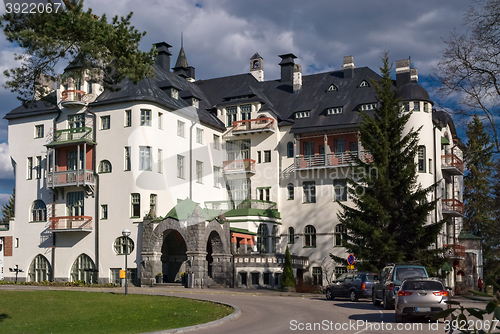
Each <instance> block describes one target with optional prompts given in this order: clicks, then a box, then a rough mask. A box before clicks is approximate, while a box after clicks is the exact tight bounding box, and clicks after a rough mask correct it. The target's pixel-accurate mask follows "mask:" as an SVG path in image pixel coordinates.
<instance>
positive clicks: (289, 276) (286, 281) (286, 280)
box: [281, 246, 295, 288]
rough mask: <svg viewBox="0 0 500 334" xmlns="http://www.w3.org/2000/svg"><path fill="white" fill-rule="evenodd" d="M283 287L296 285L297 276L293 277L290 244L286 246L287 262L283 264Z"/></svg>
mask: <svg viewBox="0 0 500 334" xmlns="http://www.w3.org/2000/svg"><path fill="white" fill-rule="evenodd" d="M281 287H282V288H286V287H292V288H293V287H295V277H293V269H292V256H291V255H290V251H289V250H288V246H286V251H285V264H284V266H283V281H281Z"/></svg>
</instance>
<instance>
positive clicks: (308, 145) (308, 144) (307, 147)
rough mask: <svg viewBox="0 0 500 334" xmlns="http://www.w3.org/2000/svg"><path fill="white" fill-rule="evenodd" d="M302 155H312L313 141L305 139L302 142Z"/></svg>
mask: <svg viewBox="0 0 500 334" xmlns="http://www.w3.org/2000/svg"><path fill="white" fill-rule="evenodd" d="M304 155H306V156H307V155H314V142H313V141H305V142H304Z"/></svg>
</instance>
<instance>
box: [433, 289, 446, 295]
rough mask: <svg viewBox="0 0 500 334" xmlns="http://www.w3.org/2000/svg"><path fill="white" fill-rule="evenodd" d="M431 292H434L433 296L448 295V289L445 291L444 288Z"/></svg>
mask: <svg viewBox="0 0 500 334" xmlns="http://www.w3.org/2000/svg"><path fill="white" fill-rule="evenodd" d="M433 293H434V296H444V297H447V296H448V291H446V290H442V291H438V292H433Z"/></svg>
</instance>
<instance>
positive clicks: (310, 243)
mask: <svg viewBox="0 0 500 334" xmlns="http://www.w3.org/2000/svg"><path fill="white" fill-rule="evenodd" d="M304 247H316V228H315V227H314V226H312V225H307V226H306V228H305V229H304Z"/></svg>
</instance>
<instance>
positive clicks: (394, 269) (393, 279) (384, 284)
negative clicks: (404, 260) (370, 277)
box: [372, 264, 429, 310]
mask: <svg viewBox="0 0 500 334" xmlns="http://www.w3.org/2000/svg"><path fill="white" fill-rule="evenodd" d="M412 277H429V275H428V274H427V270H425V267H424V266H421V265H415V264H390V265H388V266H386V267H385V268H384V269H383V270H382V272H381V273H380V274H379V275H378V277H377V280H376V281H375V282H374V283H373V291H372V302H373V305H380V303H381V302H383V304H384V308H385V309H386V310H389V309H391V308H392V307H393V306H394V300H395V296H396V293H397V291H398V290H399V287H400V286H401V282H402V281H403V280H405V279H407V278H412Z"/></svg>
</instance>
